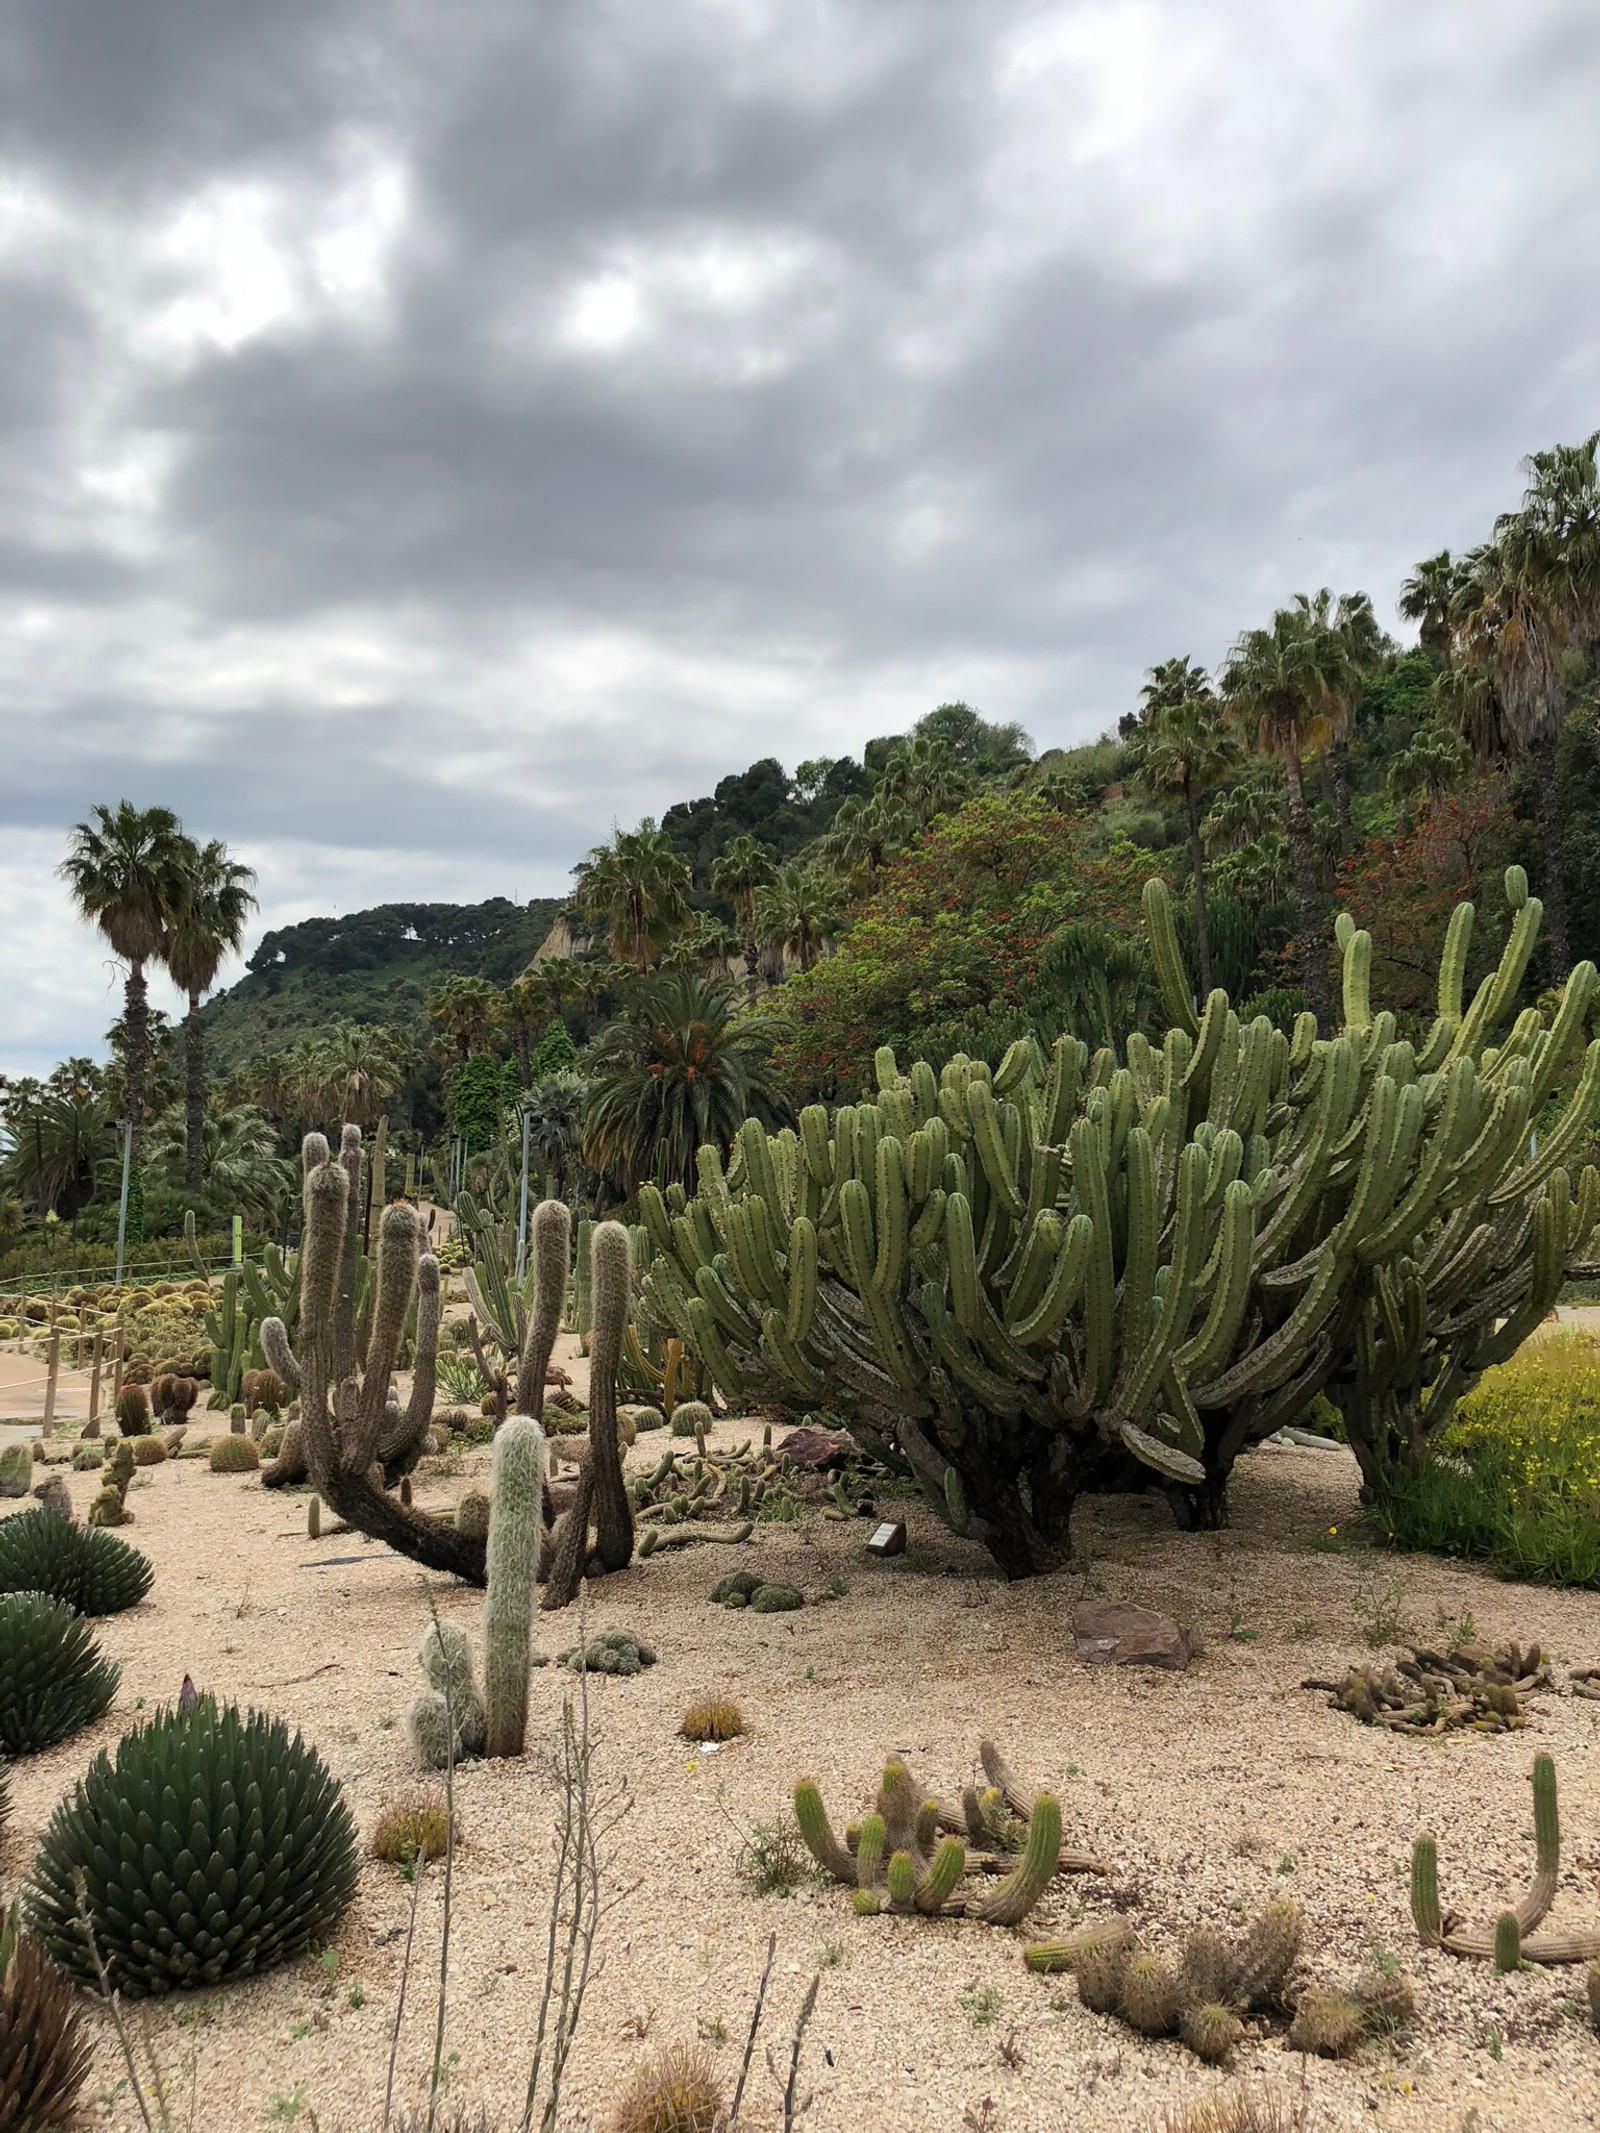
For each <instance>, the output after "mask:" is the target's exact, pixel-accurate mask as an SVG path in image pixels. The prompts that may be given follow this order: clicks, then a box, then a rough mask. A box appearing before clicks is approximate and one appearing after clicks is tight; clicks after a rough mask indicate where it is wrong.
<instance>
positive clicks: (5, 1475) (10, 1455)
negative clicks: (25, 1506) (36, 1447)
mask: <svg viewBox="0 0 1600 2133" xmlns="http://www.w3.org/2000/svg"><path fill="white" fill-rule="evenodd" d="M32 1482H33V1454H32V1452H31V1451H30V1450H29V1449H28V1447H27V1445H25V1444H7V1445H0V1496H26V1495H27V1493H28V1490H29V1488H30V1487H31V1485H32Z"/></svg>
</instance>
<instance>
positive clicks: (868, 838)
mask: <svg viewBox="0 0 1600 2133" xmlns="http://www.w3.org/2000/svg"><path fill="white" fill-rule="evenodd" d="M916 830H917V825H916V822H915V820H914V818H913V817H912V815H911V812H910V810H909V809H908V808H905V807H903V806H902V805H901V804H900V803H899V801H897V800H896V799H895V798H894V797H893V796H892V795H891V794H888V793H885V792H884V790H883V788H882V787H881V786H880V787H879V789H878V790H877V791H876V792H875V793H873V794H872V795H871V796H870V798H865V799H864V798H863V797H862V796H861V794H860V793H852V794H851V795H850V796H849V798H848V799H846V800H841V801H840V803H839V807H838V811H837V812H836V813H835V815H834V818H833V821H832V823H831V824H830V825H829V827H828V828H827V829H826V830H824V831H823V833H822V835H821V836H820V837H819V838H818V839H817V841H816V843H815V845H814V846H813V847H812V849H813V851H814V852H815V853H816V856H817V857H818V859H820V860H822V861H824V862H825V863H826V864H827V865H828V866H830V867H833V868H834V869H836V871H837V872H839V873H840V874H843V875H845V876H846V877H847V878H848V879H849V880H850V881H852V882H854V883H856V884H857V885H858V886H865V885H866V884H867V883H869V882H870V881H871V880H872V879H873V877H874V876H875V875H877V874H879V873H881V872H882V870H883V868H884V867H885V866H886V865H887V864H888V862H889V859H890V856H891V854H893V853H894V852H897V851H898V850H899V849H900V847H901V846H902V845H906V844H909V843H910V842H911V839H912V838H913V837H914V836H915V835H916Z"/></svg>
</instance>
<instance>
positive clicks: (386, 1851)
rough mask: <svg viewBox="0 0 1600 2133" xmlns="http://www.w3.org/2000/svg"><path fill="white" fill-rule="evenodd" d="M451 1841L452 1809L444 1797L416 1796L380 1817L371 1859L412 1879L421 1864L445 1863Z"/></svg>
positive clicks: (403, 1801) (386, 1811) (384, 1811)
mask: <svg viewBox="0 0 1600 2133" xmlns="http://www.w3.org/2000/svg"><path fill="white" fill-rule="evenodd" d="M449 1841H450V1807H449V1803H448V1801H447V1800H446V1799H445V1797H444V1794H443V1793H441V1792H417V1793H414V1794H413V1795H412V1796H411V1797H410V1798H408V1799H404V1800H397V1801H396V1802H395V1804H394V1805H393V1806H392V1807H386V1808H385V1809H384V1810H383V1812H382V1814H380V1815H379V1817H378V1821H377V1826H376V1827H375V1828H374V1830H373V1832H372V1856H373V1857H374V1858H375V1859H383V1860H385V1861H387V1863H388V1864H389V1865H390V1866H398V1867H399V1868H400V1869H401V1871H402V1872H403V1873H404V1874H405V1875H406V1876H407V1878H408V1879H409V1877H410V1876H411V1875H412V1874H413V1873H414V1872H415V1871H416V1868H417V1865H418V1863H419V1862H422V1863H425V1862H426V1861H428V1860H429V1859H442V1858H443V1857H444V1854H445V1847H446V1846H447V1845H448V1843H449Z"/></svg>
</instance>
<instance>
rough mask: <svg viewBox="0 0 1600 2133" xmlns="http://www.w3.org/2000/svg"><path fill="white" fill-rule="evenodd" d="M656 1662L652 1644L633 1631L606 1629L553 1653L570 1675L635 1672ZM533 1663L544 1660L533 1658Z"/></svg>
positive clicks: (541, 1663)
mask: <svg viewBox="0 0 1600 2133" xmlns="http://www.w3.org/2000/svg"><path fill="white" fill-rule="evenodd" d="M655 1663H656V1650H655V1646H654V1645H651V1644H646V1643H645V1641H644V1639H643V1638H642V1637H641V1636H640V1635H639V1634H638V1632H637V1631H636V1630H632V1629H606V1630H602V1631H601V1632H600V1634H599V1635H598V1636H597V1637H591V1638H590V1639H589V1641H588V1643H587V1644H574V1645H572V1646H570V1647H569V1648H568V1649H567V1650H566V1651H564V1652H557V1653H556V1665H557V1666H564V1667H567V1668H569V1669H570V1670H571V1672H573V1673H574V1674H626V1675H633V1674H639V1673H642V1672H643V1671H644V1669H645V1668H646V1667H647V1666H654V1665H655ZM534 1664H535V1665H536V1666H542V1665H543V1664H544V1661H543V1660H542V1659H536V1660H535V1661H534Z"/></svg>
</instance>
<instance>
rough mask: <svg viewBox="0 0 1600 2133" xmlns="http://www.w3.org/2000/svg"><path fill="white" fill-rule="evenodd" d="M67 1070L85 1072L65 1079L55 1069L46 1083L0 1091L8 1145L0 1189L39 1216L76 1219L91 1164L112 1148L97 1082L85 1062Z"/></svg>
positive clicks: (88, 1192)
mask: <svg viewBox="0 0 1600 2133" xmlns="http://www.w3.org/2000/svg"><path fill="white" fill-rule="evenodd" d="M69 1064H70V1065H74V1066H80V1065H81V1066H85V1067H88V1072H87V1073H86V1074H84V1075H82V1076H76V1075H74V1076H67V1075H64V1074H63V1072H62V1070H61V1069H60V1068H59V1067H58V1068H57V1069H56V1071H55V1072H54V1073H53V1074H52V1075H51V1076H50V1079H49V1081H48V1082H45V1083H41V1082H38V1081H34V1080H31V1079H27V1078H21V1079H18V1080H16V1081H14V1082H12V1083H11V1084H10V1086H9V1087H8V1088H7V1090H6V1099H5V1105H4V1112H3V1116H4V1121H5V1127H6V1132H7V1135H8V1138H9V1142H10V1145H9V1147H8V1148H7V1149H6V1152H5V1156H4V1159H3V1161H0V1184H3V1185H4V1186H6V1187H9V1188H12V1189H14V1190H15V1191H17V1192H18V1193H20V1194H22V1195H23V1196H24V1197H26V1198H28V1199H31V1200H32V1202H33V1204H34V1207H35V1208H36V1210H37V1211H38V1213H39V1214H40V1215H42V1216H50V1215H55V1214H57V1213H64V1214H67V1215H73V1214H76V1213H77V1211H78V1209H79V1208H80V1207H81V1206H82V1205H83V1204H84V1202H85V1201H87V1200H88V1199H90V1198H91V1197H92V1195H93V1192H94V1182H95V1179H94V1174H95V1166H96V1164H97V1163H98V1162H99V1161H101V1160H102V1159H103V1158H105V1157H107V1156H109V1155H110V1154H111V1153H112V1151H113V1147H114V1143H113V1141H112V1139H111V1116H110V1110H111V1107H110V1104H109V1103H108V1101H107V1098H106V1095H105V1091H104V1088H103V1086H102V1083H103V1076H102V1075H101V1074H100V1073H99V1071H98V1069H96V1068H95V1067H93V1066H90V1065H89V1062H88V1061H86V1060H85V1061H71V1062H69ZM63 1203H65V1204H63Z"/></svg>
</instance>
